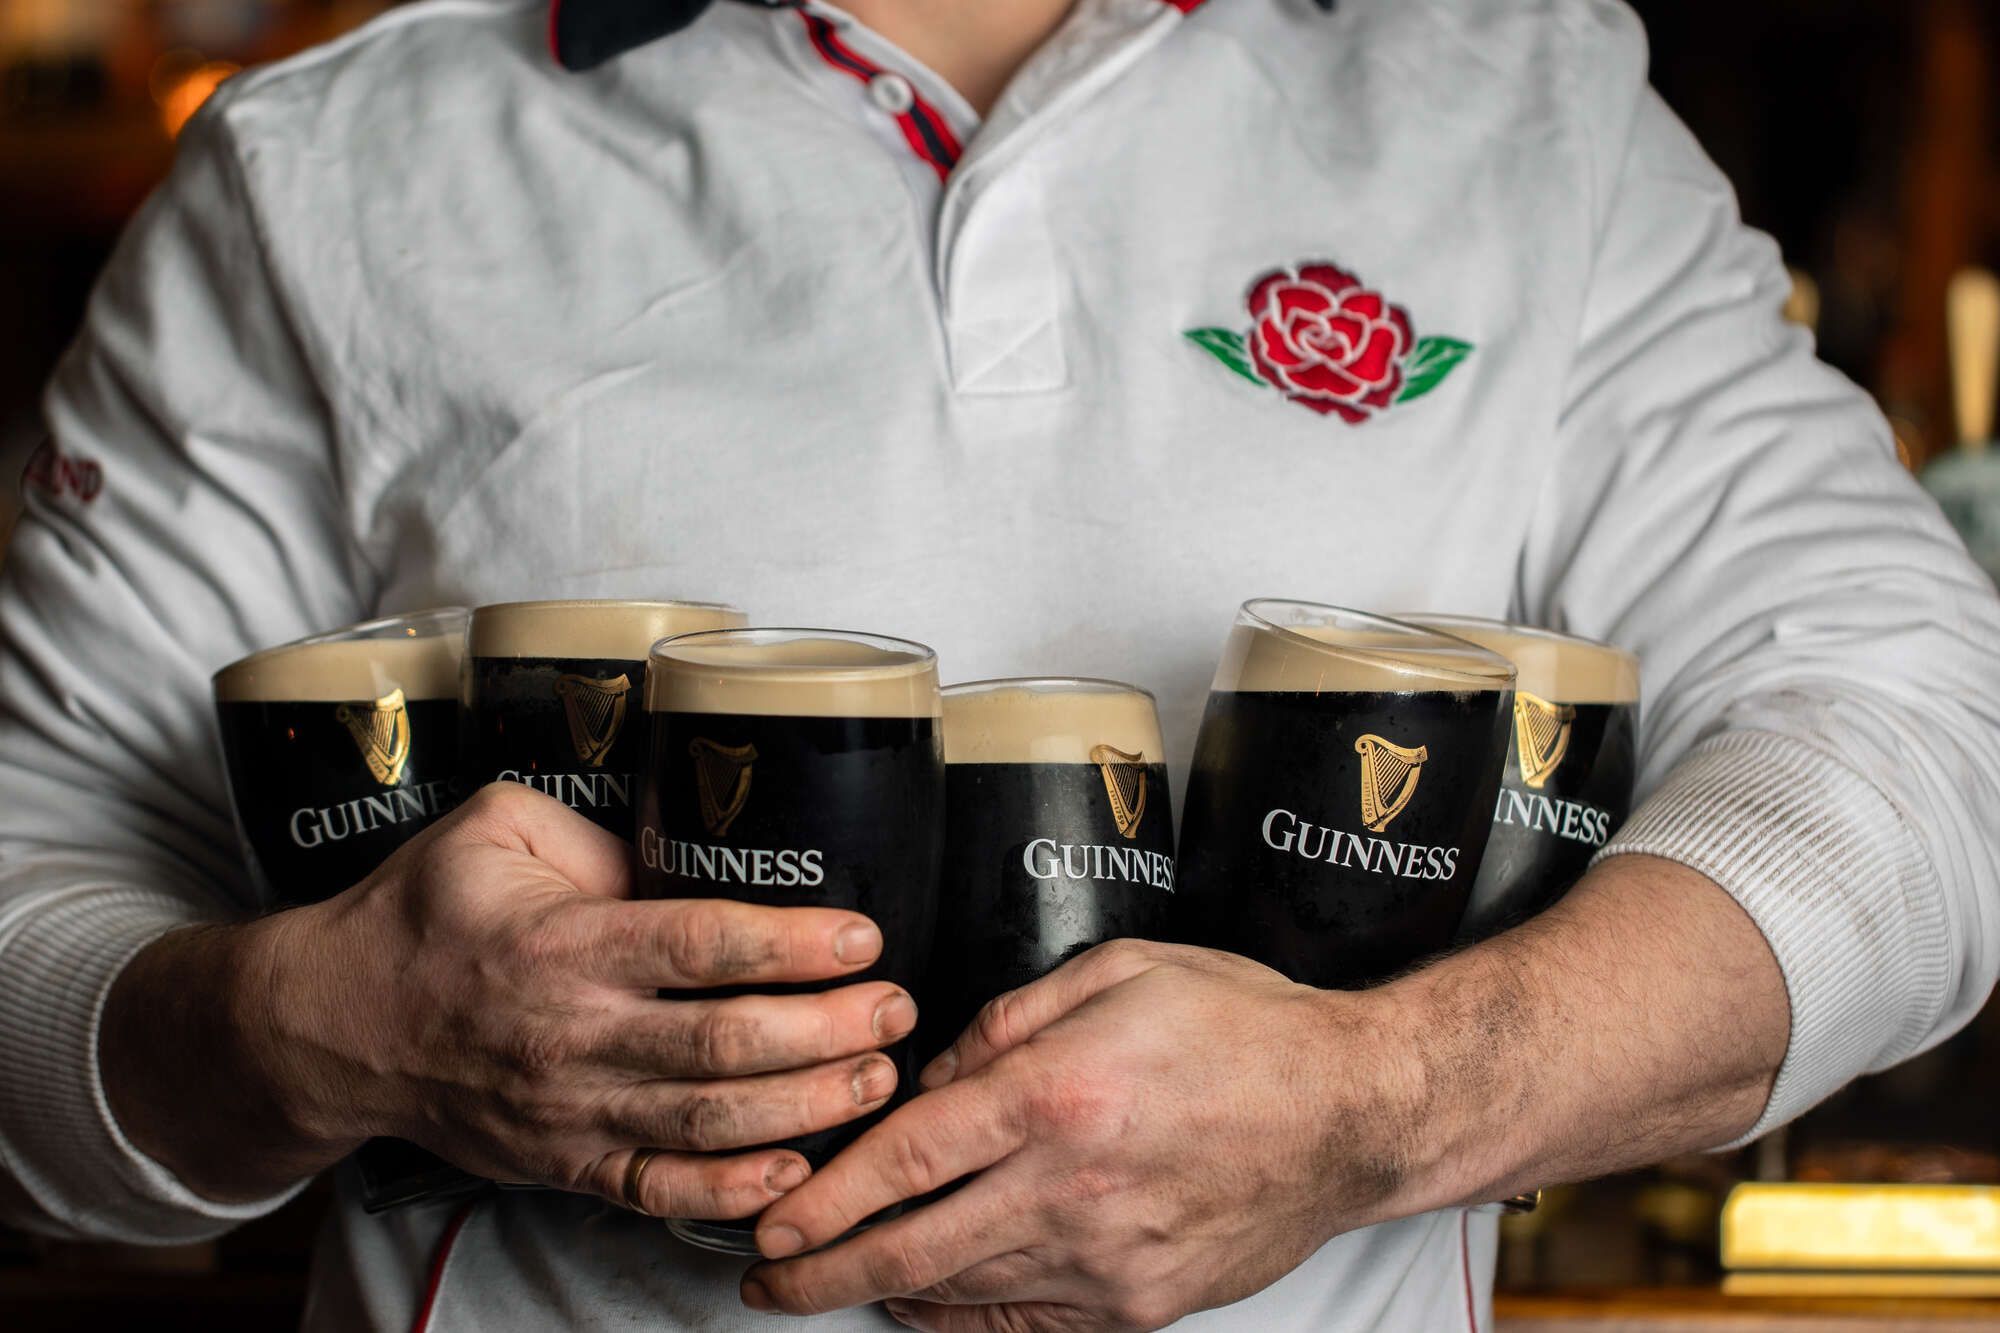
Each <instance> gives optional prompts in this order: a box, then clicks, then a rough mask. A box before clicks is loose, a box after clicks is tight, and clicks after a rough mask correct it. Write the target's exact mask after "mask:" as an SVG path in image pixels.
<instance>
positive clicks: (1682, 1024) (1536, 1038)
mask: <svg viewBox="0 0 2000 1333" xmlns="http://www.w3.org/2000/svg"><path fill="white" fill-rule="evenodd" d="M1369 1003H1371V1004H1373V1005H1377V1006H1381V1009H1380V1011H1379V1012H1381V1013H1382V1014H1384V1015H1388V1016H1389V1018H1388V1020H1387V1027H1388V1030H1389V1031H1392V1032H1394V1033H1396V1034H1398V1037H1399V1039H1400V1040H1403V1041H1406V1042H1407V1043H1408V1045H1409V1053H1410V1056H1411V1057H1412V1058H1411V1060H1410V1062H1409V1064H1410V1068H1411V1071H1412V1075H1413V1077H1414V1078H1415V1079H1416V1081H1417V1082H1416V1086H1417V1087H1418V1089H1419V1091H1418V1092H1417V1094H1416V1097H1415V1099H1414V1106H1415V1107H1416V1114H1415V1115H1414V1116H1413V1118H1412V1120H1411V1127H1410V1131H1409V1134H1408V1137H1407V1139H1406V1141H1405V1144H1404V1150H1405V1152H1406V1154H1407V1158H1408V1161H1407V1167H1408V1169H1407V1171H1406V1172H1405V1173H1404V1176H1403V1186H1402V1189H1401V1190H1400V1191H1399V1194H1400V1195H1401V1197H1399V1198H1396V1199H1394V1200H1393V1201H1392V1206H1391V1209H1390V1211H1391V1212H1392V1213H1407V1212H1413V1211H1417V1210H1420V1209H1428V1208H1436V1207H1443V1206H1448V1205H1451V1204H1461V1203H1475V1202H1479V1201H1482V1200H1490V1199H1498V1198H1504V1197H1506V1196H1508V1195H1510V1194H1515V1193H1519V1192H1522V1191H1524V1190H1530V1189H1535V1188H1538V1187H1540V1186H1543V1185H1549V1184H1554V1183H1558V1182H1562V1181H1570V1180H1579V1179H1584V1178H1587V1177H1590V1176H1596V1175H1601V1174H1604V1173H1606V1172H1611V1171H1618V1170H1623V1169H1627V1168H1630V1167H1634V1166H1640V1165H1643V1164H1645V1163H1648V1162H1655V1161H1658V1160H1660V1159H1662V1158H1664V1157H1668V1156H1671V1155H1673V1154H1676V1153H1682V1152H1690V1151H1698V1150H1700V1149H1704V1148H1712V1147H1714V1146H1716V1145H1717V1144H1721V1143H1726V1142H1728V1141H1729V1140H1730V1139H1732V1138H1734V1137H1736V1136H1737V1135H1739V1134H1741V1133H1743V1132H1744V1131H1745V1130H1747V1129H1749V1128H1750V1127H1751V1126H1752V1125H1753V1124H1755V1123H1756V1121H1757V1118H1758V1115H1759V1114H1760V1112H1761V1111H1762V1110H1763V1107H1764V1104H1765V1102H1766V1100H1767V1099H1768V1097H1769V1096H1770V1092H1771V1086H1772V1082H1773V1080H1774V1079H1775V1078H1776V1076H1777V1072H1778V1067H1779V1065H1780V1063H1781V1062H1782V1061H1783V1059H1784V1056H1785V1049H1786V1042H1787V1037H1788V1034H1789V1029H1790V1006H1789V1002H1788V1000H1787V997H1786V991H1785V983H1784V978H1783V976H1782V974H1781V973H1780V971H1779V969H1778V965H1777V961H1776V959H1775V958H1774V957H1773V956H1772V954H1771V950H1770V948H1769V947H1768V946H1767V945H1766V943H1765V942H1764V937H1763V935H1762V934H1761V933H1760V932H1759V931H1758V928H1757V926H1756V924H1755V923H1754V922H1752V921H1751V919H1750V917H1749V916H1748V915H1747V914H1745V912H1744V911H1743V909H1742V908H1741V907H1739V906H1738V905H1737V904H1736V902H1735V900H1734V899H1732V898H1731V897H1730V896H1729V895H1728V894H1727V893H1725V892H1724V891H1723V890H1722V889H1721V888H1719V887H1718V886H1717V885H1715V884H1714V883H1713V882H1711V881H1710V880H1708V879H1707V878H1706V877H1704V876H1702V875H1700V874H1699V873H1697V872H1695V871H1693V870H1690V869H1688V868H1687V867H1685V866H1682V865H1680V864H1678V863H1676V862H1672V861H1667V860H1662V859H1659V858H1655V857H1648V856H1619V857H1613V858H1611V859H1609V860H1606V861H1604V862H1602V863H1601V864H1599V865H1598V867H1597V868H1596V869H1595V870H1593V871H1592V872H1591V873H1590V874H1589V875H1588V876H1587V877H1586V878H1585V879H1584V881H1583V882H1582V883H1580V884H1579V885H1578V886H1577V887H1576V889H1575V890H1573V891H1572V892H1571V893H1570V894H1569V896H1568V897H1567V898H1565V899H1564V900H1563V901H1562V902H1560V903H1558V904H1557V905H1556V906H1555V907H1553V908H1551V909H1550V910H1549V911H1547V912H1546V913H1544V914H1543V915H1542V916H1540V917H1539V918H1537V919H1535V920H1534V921H1531V922H1529V923H1528V924H1526V925H1524V926H1521V927H1520V928H1518V929H1516V930H1513V931H1510V932H1508V933H1507V934H1505V935H1502V936H1500V937H1498V938H1496V939H1493V940H1490V941H1488V942H1486V943H1484V944H1481V945H1479V946H1477V947H1475V948H1472V949H1468V950H1466V951H1464V952H1463V953H1460V954H1456V955H1454V956H1452V957H1450V958H1447V959H1444V960H1442V961H1440V962H1438V963H1436V964H1434V965H1433V966H1431V967H1428V968H1425V969H1424V970H1422V971H1420V972H1417V973H1415V974H1413V975H1411V976H1408V977H1405V978H1402V979H1401V980H1398V981H1396V982H1394V983H1392V984H1390V985H1388V986H1384V987H1382V988H1381V989H1379V990H1378V991H1375V992H1371V993H1370V995H1369Z"/></svg>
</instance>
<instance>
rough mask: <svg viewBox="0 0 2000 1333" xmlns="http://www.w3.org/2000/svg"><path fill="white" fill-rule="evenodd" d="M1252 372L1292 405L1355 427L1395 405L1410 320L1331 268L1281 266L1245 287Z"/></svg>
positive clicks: (1357, 281)
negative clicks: (1333, 416)
mask: <svg viewBox="0 0 2000 1333" xmlns="http://www.w3.org/2000/svg"><path fill="white" fill-rule="evenodd" d="M1250 318H1251V320H1252V324H1251V326H1250V340H1249V341H1250V355H1251V358H1252V360H1253V361H1254V362H1255V364H1256V366H1257V373H1258V374H1260V375H1262V376H1263V377H1264V378H1265V379H1266V380H1268V381H1270V383H1271V384H1273V385H1275V386H1276V387H1278V388H1280V389H1283V390H1284V391H1285V393H1286V394H1287V395H1289V396H1290V397H1291V398H1292V400H1293V401H1294V402H1298V403H1303V404H1304V405H1305V406H1307V407H1310V408H1311V409H1312V410H1313V411H1315V412H1333V413H1337V414H1339V416H1340V417H1341V418H1342V419H1344V420H1346V421H1350V422H1354V423H1356V424H1359V423H1361V422H1363V421H1366V420H1368V418H1369V417H1370V416H1372V415H1374V414H1375V413H1376V412H1379V411H1380V410H1381V409H1383V408H1385V407H1387V406H1388V405H1389V404H1390V403H1392V402H1394V401H1395V398H1396V393H1397V391H1398V390H1399V389H1401V388H1402V387H1403V358H1404V357H1405V356H1406V355H1408V354H1409V351H1410V349H1411V347H1413V346H1414V345H1415V343H1416V339H1415V338H1413V337H1412V336H1411V335H1410V317H1409V315H1408V314H1407V313H1406V312H1405V311H1404V310H1403V308H1402V307H1401V306H1396V305H1391V304H1389V302H1388V301H1386V300H1384V299H1383V297H1382V294H1381V293H1380V292H1371V291H1369V290H1368V289H1367V288H1366V287H1363V286H1362V285H1361V281H1360V279H1358V278H1356V277H1355V276H1354V275H1353V274H1351V273H1347V272H1345V271H1343V270H1341V269H1337V268H1335V267H1334V266H1333V265H1331V264H1301V265H1300V266H1299V269H1298V271H1297V272H1296V273H1293V272H1289V271H1287V270H1285V269H1279V270H1277V271H1276V272H1273V273H1267V274H1265V275H1264V276H1263V277H1261V278H1259V279H1257V282H1256V284H1255V285H1254V286H1253V287H1251V289H1250Z"/></svg>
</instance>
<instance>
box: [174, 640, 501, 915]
mask: <svg viewBox="0 0 2000 1333" xmlns="http://www.w3.org/2000/svg"><path fill="white" fill-rule="evenodd" d="M465 620H466V613H465V612H464V611H463V610H461V609H459V608H457V607H452V608H447V609H444V610H438V611H422V612H418V613H416V614H414V615H407V616H397V617H394V618H392V619H388V620H374V621H370V622H368V623H367V624H364V625H354V626H350V627H349V628H346V629H341V630H335V631H333V632H332V633H330V634H319V635H315V636H313V637H312V638H308V639H300V640H299V641H298V642H296V643H288V644H284V645H283V646H281V647H277V648H267V649H265V650H264V651H262V652H259V653H252V654H251V655H250V656H248V657H246V658H243V659H242V660H241V661H238V662H232V663H231V664H230V665H228V666H226V667H224V668H222V670H220V671H218V672H216V673H215V678H214V686H215V714H216V723H217V726H218V729H219V730H220V733H221V738H222V757H223V765H224V767H225V768H226V770H227V771H228V776H229V793H230V799H231V801H232V803H233V804H234V806H235V809H236V823H237V827H238V829H239V830H240V832H241V834H242V839H243V846H244V851H245V855H246V858H247V860H248V862H249V866H250V872H251V875H252V877H253V878H254V879H255V880H256V882H257V884H258V887H259V890H260V892H261V893H262V895H263V897H264V899H265V901H266V902H270V903H275V904H280V905H284V906H292V905H296V904H299V903H311V902H319V901H320V900H322V899H325V898H330V897H332V896H333V895H334V894H336V893H339V892H341V891H342V890H343V889H346V888H348V887H349V886H350V885H353V884H356V883H358V882H359V881H361V880H362V879H364V878H365V877H366V876H367V875H368V873H369V872H370V871H372V870H374V869H375V867H376V866H377V865H379V864H380V863H381V862H382V860H383V858H385V857H387V856H388V855H389V853H391V852H393V851H395V850H396V849H397V848H398V847H400V846H402V845H403V844H404V843H405V842H407V841H409V839H410V838H411V837H413V836H414V835H415V834H416V833H417V832H418V830H420V829H422V828H423V827H424V826H425V825H427V824H429V823H430V822H431V821H432V820H434V819H436V818H437V817H438V816H439V815H441V814H444V813H445V812H446V811H447V810H449V809H450V808H451V806H452V805H453V804H454V796H455V790H454V789H455V787H456V783H455V781H454V780H453V770H454V767H455V762H456V754H457V749H458V669H459V657H460V655H461V653H462V652H463V650H464V645H465Z"/></svg>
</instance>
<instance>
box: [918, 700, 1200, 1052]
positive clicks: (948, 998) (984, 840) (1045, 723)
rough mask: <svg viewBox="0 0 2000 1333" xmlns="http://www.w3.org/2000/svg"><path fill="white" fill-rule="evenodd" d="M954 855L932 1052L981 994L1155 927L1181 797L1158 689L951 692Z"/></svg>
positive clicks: (929, 1009) (933, 993)
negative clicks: (1170, 777)
mask: <svg viewBox="0 0 2000 1333" xmlns="http://www.w3.org/2000/svg"><path fill="white" fill-rule="evenodd" d="M944 754H945V857H944V866H945V869H944V874H943V876H942V878H941V880H940V885H941V889H942V892H941V895H940V900H939V911H938V931H937V944H936V946H935V947H934V949H933V950H932V954H931V967H930V972H929V975H928V979H927V981H926V984H925V989H924V1008H923V1017H922V1023H921V1025H920V1031H919V1038H920V1039H919V1043H918V1045H919V1047H920V1052H921V1054H922V1055H923V1056H924V1057H925V1058H928V1057H929V1056H932V1055H935V1054H936V1053H937V1052H938V1051H940V1050H942V1049H943V1048H944V1047H946V1046H948V1045H950V1044H951V1042H952V1041H953V1040H954V1039H955V1038H956V1037H957V1036H958V1034H959V1033H960V1032H962V1031H963V1030H964V1029H965V1026H966V1024H967V1023H969V1022H970V1021H971V1020H972V1017H973V1015H974V1014H976V1013H977V1012H978V1011H979V1007H980V1006H981V1005H983V1004H985V1003H986V1002H987V1001H988V1000H990V999H992V998H993V997H994V996H996V995H998V994H1000V993H1001V992H1002V991H1007V990H1012V989H1014V988H1015V987H1017V986H1024V985H1026V984H1027V983H1028V982H1030V981H1033V980H1034V979H1035V978H1036V977H1039V976H1041V975H1042V974H1043V973H1045V972H1047V971H1049V970H1050V969H1051V968H1053V967H1055V966H1057V965H1058V964H1060V963H1063V962H1065V961H1067V960H1068V959H1070V958H1072V957H1074V956H1075V955H1077V954H1079V953H1082V952H1083V951H1084V950H1085V949H1088V948H1090V947H1091V946H1092V945H1095V944H1101V943H1103V942H1104V941H1105V940H1112V939H1120V938H1128V937H1137V938H1142V939H1157V938H1160V937H1161V935H1162V934H1163V933H1164V931H1165V929H1166V914H1167V905H1168V903H1169V902H1170V901H1171V897H1170V895H1172V893H1173V891H1174V825H1173V798H1172V796H1171V794H1170V793H1169V791H1168V789H1167V766H1166V756H1165V753H1164V751H1163V749H1162V747H1161V744H1160V722H1159V717H1158V715H1157V713H1156V710H1155V708H1154V705H1153V696H1152V695H1150V694H1147V693H1146V692H1145V691H1144V690H1141V689H1139V688H1137V687H1136V686H1131V685H1121V684H1118V683H1117V682H1115V681H1099V680H994V681H980V682H976V683H974V684H970V685H956V686H953V687H952V688H951V689H948V690H946V691H945V692H944Z"/></svg>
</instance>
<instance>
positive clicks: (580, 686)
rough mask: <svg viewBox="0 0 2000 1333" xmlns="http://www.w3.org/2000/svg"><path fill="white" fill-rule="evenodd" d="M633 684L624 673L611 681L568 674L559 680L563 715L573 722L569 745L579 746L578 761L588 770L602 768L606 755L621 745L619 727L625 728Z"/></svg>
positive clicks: (557, 695) (577, 747) (570, 723)
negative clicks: (619, 743) (618, 744)
mask: <svg viewBox="0 0 2000 1333" xmlns="http://www.w3.org/2000/svg"><path fill="white" fill-rule="evenodd" d="M631 688H632V682H631V681H630V680H628V679H627V678H626V677H625V676H624V674H623V673H621V674H619V675H616V676H613V677H611V678H610V679H609V680H598V679H596V678H594V677H591V676H576V675H569V674H564V675H561V676H557V677H556V697H557V698H558V699H561V700H562V704H563V716H564V717H566V718H568V719H569V743H570V744H571V745H573V746H575V747H576V758H577V762H579V763H581V764H583V765H584V766H585V767H586V768H601V767H602V766H603V764H604V756H605V755H607V754H610V753H611V747H612V746H613V745H615V744H617V743H618V731H619V728H621V727H623V726H624V725H625V702H626V693H627V692H628V691H629V690H631Z"/></svg>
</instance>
